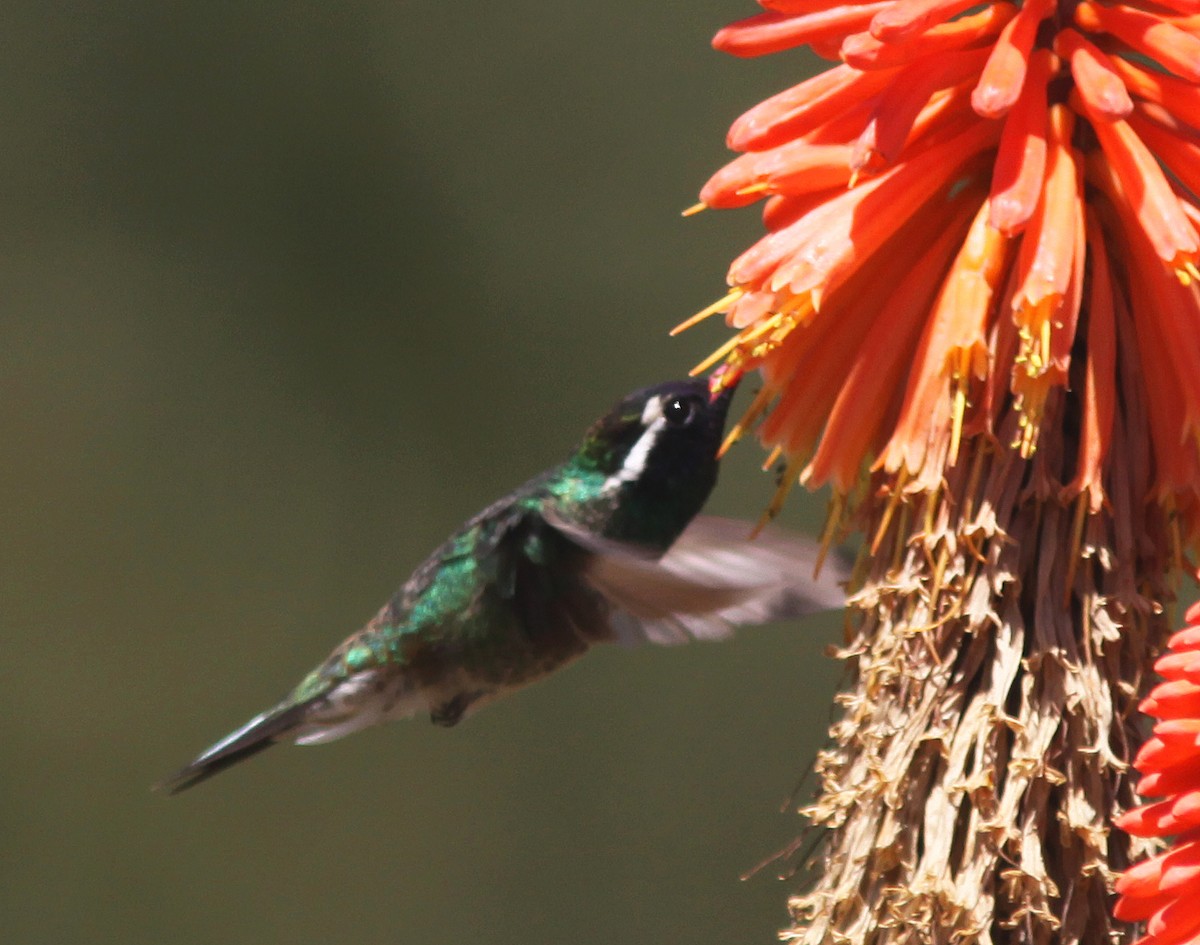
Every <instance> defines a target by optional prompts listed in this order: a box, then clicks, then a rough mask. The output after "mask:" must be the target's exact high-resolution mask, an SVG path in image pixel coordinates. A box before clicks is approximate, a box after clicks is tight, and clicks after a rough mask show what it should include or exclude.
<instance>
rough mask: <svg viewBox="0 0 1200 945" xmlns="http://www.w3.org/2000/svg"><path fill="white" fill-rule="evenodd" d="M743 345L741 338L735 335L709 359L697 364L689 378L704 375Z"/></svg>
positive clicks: (689, 373)
mask: <svg viewBox="0 0 1200 945" xmlns="http://www.w3.org/2000/svg"><path fill="white" fill-rule="evenodd" d="M741 343H742V339H741V336H740V335H734V336H733V337H732V338H730V339H729V340H728V341H726V342H725V344H723V345H721V347H719V348H718V349H717V350H716V351H714V352H713V353H712V354H710V355H709V356H708V357H707V358H705V359H704V360H703V361H701V362H700V363H699V364H697V365H696V366H695V367H694V368H692V369H691V370H690V371H689V372H688V376H689V377H695V376H696V375H697V374H703V373H704V372H705V371H707V370H708V369H709V368H710V367H712V366H713V365H714V364H716V363H717V362H718V361H720V360H721V359H722V358H724V357H725V356H726V355H728V354H729V353H730V352H731V351H733V350H734V349H735V348H736V347H737V346H738V345H740V344H741Z"/></svg>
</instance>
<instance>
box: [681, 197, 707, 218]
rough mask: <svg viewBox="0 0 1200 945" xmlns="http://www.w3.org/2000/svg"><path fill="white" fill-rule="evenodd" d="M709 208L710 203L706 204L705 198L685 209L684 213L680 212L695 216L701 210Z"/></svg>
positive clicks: (684, 214) (686, 215) (682, 214)
mask: <svg viewBox="0 0 1200 945" xmlns="http://www.w3.org/2000/svg"><path fill="white" fill-rule="evenodd" d="M707 209H708V204H706V203H705V202H704V201H703V200H701V201H700V202H699V203H694V204H692V205H691V206H690V207H688V208H687V209H686V210H684V211H683V213H681V214H680V216H684V217H694V216H695V215H696V214H697V213H699V212H700V211H701V210H707Z"/></svg>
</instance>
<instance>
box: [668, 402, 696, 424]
mask: <svg viewBox="0 0 1200 945" xmlns="http://www.w3.org/2000/svg"><path fill="white" fill-rule="evenodd" d="M699 410H700V402H699V401H698V400H697V399H696V398H695V397H673V398H671V399H670V400H668V401H667V402H666V403H665V404H663V408H662V411H663V416H664V417H666V419H667V423H669V424H670V425H671V426H673V427H682V426H687V425H688V424H689V423H691V422H692V420H693V419H695V417H696V414H697V413H698V412H699Z"/></svg>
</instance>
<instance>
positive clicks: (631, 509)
mask: <svg viewBox="0 0 1200 945" xmlns="http://www.w3.org/2000/svg"><path fill="white" fill-rule="evenodd" d="M715 386H718V387H719V389H718V390H717V392H716V393H715V394H714V393H711V388H710V384H709V382H708V381H707V380H705V379H703V378H696V379H688V380H682V381H668V382H667V383H665V384H656V385H655V386H653V387H646V388H643V389H641V390H638V391H634V392H633V393H632V394H630V395H629V396H628V397H625V398H623V399H622V400H621V401H619V402H618V403H617V404H616V405H615V406H614V407H613V408H612V409H611V410H610V411H609V412H608V413H606V414H605V415H604V416H603V417H601V418H600V419H599V420H597V421H596V422H595V423H594V424H592V427H591V428H590V429H589V430H588V432H587V435H586V436H585V437H584V440H583V442H582V443H581V444H580V446H579V449H578V450H577V452H576V453H575V455H574V456H573V457H572V459H571V460H569V461H568V463H567V464H566V466H565V467H564V469H565V470H566V471H567V476H566V477H564V480H563V483H562V485H563V486H564V487H566V491H565V493H564V494H561V495H560V496H559V498H560V500H561V504H560V514H562V515H563V516H564V517H565V518H568V519H571V520H574V521H575V522H576V523H578V524H580V525H583V526H584V527H587V528H588V529H589V530H591V531H593V532H596V533H598V534H600V535H602V536H603V537H606V538H610V539H612V540H614V541H628V542H632V543H637V544H642V545H647V546H649V547H651V548H653V549H661V550H665V549H666V548H668V547H669V546H670V545H671V543H672V542H673V541H674V540H675V538H676V537H678V535H679V533H680V532H681V531H683V529H684V527H686V525H687V523H688V522H689V521H691V519H692V517H693V516H695V515H696V513H697V512H699V511H700V508H701V507H702V506H703V505H704V501H705V500H706V499H707V498H708V494H709V493H710V492H711V491H712V488H713V486H714V485H715V484H716V481H717V449H718V448H719V447H720V445H721V438H722V436H723V434H724V430H725V416H726V414H727V413H728V412H729V402H730V400H732V398H733V391H734V388H735V387H736V381H735V382H734V383H729V382H728V381H726V383H725V385H724V386H723V387H721V386H720V385H715ZM572 493H573V494H572Z"/></svg>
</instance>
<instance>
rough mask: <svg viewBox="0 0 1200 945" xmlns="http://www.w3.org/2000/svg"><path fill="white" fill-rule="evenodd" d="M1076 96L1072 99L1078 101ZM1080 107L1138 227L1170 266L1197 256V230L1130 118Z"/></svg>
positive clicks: (1198, 245) (1179, 264)
mask: <svg viewBox="0 0 1200 945" xmlns="http://www.w3.org/2000/svg"><path fill="white" fill-rule="evenodd" d="M1077 101H1078V100H1077V99H1076V98H1075V96H1074V95H1072V102H1073V103H1077ZM1079 110H1082V111H1084V112H1085V113H1086V114H1087V115H1088V117H1089V118H1091V119H1092V127H1093V128H1094V129H1095V132H1096V136H1097V137H1098V138H1099V139H1100V144H1101V147H1102V148H1103V149H1104V156H1105V157H1106V158H1107V159H1108V163H1109V165H1110V166H1111V168H1112V170H1113V171H1114V172H1115V174H1116V177H1117V179H1118V180H1119V181H1120V186H1121V190H1122V192H1123V194H1124V202H1127V204H1128V206H1129V207H1130V208H1131V210H1132V211H1133V213H1134V215H1135V216H1136V225H1137V227H1138V228H1139V229H1140V230H1142V231H1143V232H1145V233H1146V235H1147V236H1148V237H1149V239H1150V242H1151V243H1152V244H1153V246H1154V249H1155V252H1157V253H1158V256H1159V258H1160V259H1161V260H1162V261H1163V262H1164V263H1166V264H1167V265H1169V266H1172V267H1182V266H1184V265H1185V264H1186V263H1188V262H1191V261H1192V260H1194V259H1195V256H1196V252H1197V249H1200V239H1198V238H1197V235H1196V230H1195V229H1194V228H1193V227H1192V224H1191V222H1190V221H1189V220H1188V219H1187V217H1186V216H1185V215H1184V213H1183V210H1182V209H1181V208H1180V206H1179V198H1178V197H1176V196H1175V193H1174V191H1172V190H1171V185H1170V184H1168V183H1167V179H1166V178H1165V177H1164V176H1163V172H1162V169H1161V168H1160V167H1159V166H1158V162H1157V161H1156V160H1155V159H1154V155H1153V154H1151V153H1150V151H1149V149H1148V148H1147V147H1146V145H1145V144H1144V143H1143V142H1142V139H1141V138H1139V137H1138V136H1137V134H1136V133H1135V132H1134V131H1133V129H1132V128H1131V127H1130V126H1129V123H1128V122H1126V121H1107V120H1105V119H1104V117H1103V116H1096V115H1093V114H1092V113H1091V112H1087V103H1086V102H1082V103H1081V108H1080V109H1079Z"/></svg>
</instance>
